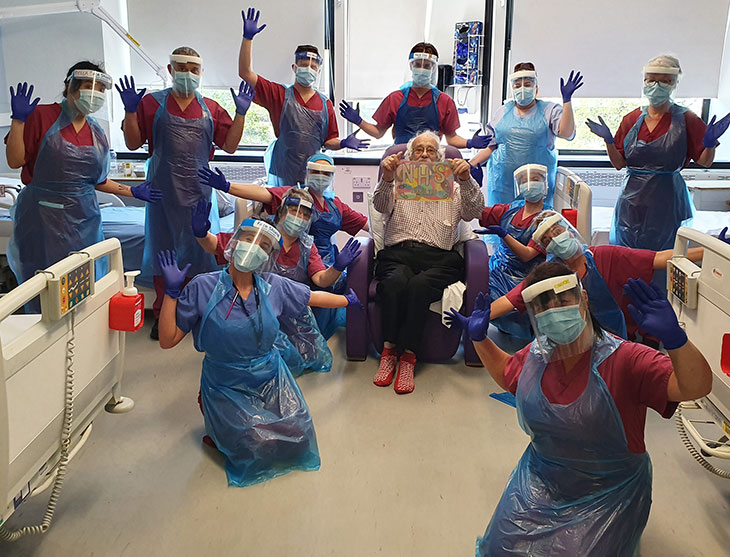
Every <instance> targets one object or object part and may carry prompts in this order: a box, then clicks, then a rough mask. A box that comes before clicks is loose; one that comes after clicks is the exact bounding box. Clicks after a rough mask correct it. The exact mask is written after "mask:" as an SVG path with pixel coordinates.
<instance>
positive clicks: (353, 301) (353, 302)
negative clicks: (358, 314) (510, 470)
mask: <svg viewBox="0 0 730 557" xmlns="http://www.w3.org/2000/svg"><path fill="white" fill-rule="evenodd" d="M345 298H347V307H350V306H354V307H357V308H360V309H364V308H363V307H362V303H360V298H358V297H357V294H355V291H354V290H353V289H352V288H350V290H349V291H348V292H347V294H345Z"/></svg>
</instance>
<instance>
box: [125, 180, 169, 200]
mask: <svg viewBox="0 0 730 557" xmlns="http://www.w3.org/2000/svg"><path fill="white" fill-rule="evenodd" d="M129 189H130V190H131V192H132V195H133V196H134V197H135V198H136V199H139V200H140V201H146V202H147V203H157V202H158V201H159V200H160V199H162V191H160V190H158V189H153V188H152V182H144V183H142V184H140V185H139V186H132V187H131V188H129Z"/></svg>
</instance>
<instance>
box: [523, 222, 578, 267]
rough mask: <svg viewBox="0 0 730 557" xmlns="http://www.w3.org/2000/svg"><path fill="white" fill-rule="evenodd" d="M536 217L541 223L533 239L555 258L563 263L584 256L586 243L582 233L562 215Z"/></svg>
mask: <svg viewBox="0 0 730 557" xmlns="http://www.w3.org/2000/svg"><path fill="white" fill-rule="evenodd" d="M541 215H542V213H541V214H540V215H538V216H537V217H536V219H535V220H536V221H537V222H540V224H539V225H538V227H537V229H536V230H535V232H534V233H533V235H532V239H533V240H534V241H535V242H536V243H537V244H539V245H540V246H542V248H543V249H544V250H545V251H546V252H547V253H548V254H550V255H552V256H553V257H556V258H557V259H560V260H561V261H563V262H566V263H567V262H568V261H570V260H571V259H573V258H575V257H578V256H580V255H581V254H583V251H584V250H585V249H586V242H585V240H583V237H582V236H581V235H580V233H579V232H578V231H577V230H576V229H575V228H574V227H573V225H572V224H570V223H569V222H568V221H567V220H565V218H563V217H562V216H561V215H559V214H557V213H555V212H554V211H550V216H548V217H547V218H541Z"/></svg>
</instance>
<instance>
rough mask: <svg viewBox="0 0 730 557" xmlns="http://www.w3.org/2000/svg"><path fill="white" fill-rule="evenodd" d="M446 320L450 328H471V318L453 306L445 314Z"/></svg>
mask: <svg viewBox="0 0 730 557" xmlns="http://www.w3.org/2000/svg"><path fill="white" fill-rule="evenodd" d="M444 321H446V324H447V325H448V326H449V327H450V328H452V329H453V328H457V329H461V330H462V331H466V330H468V329H469V318H468V317H466V316H465V315H461V314H460V313H459V312H458V311H456V309H454V308H451V309H450V310H449V311H447V312H446V313H445V314H444Z"/></svg>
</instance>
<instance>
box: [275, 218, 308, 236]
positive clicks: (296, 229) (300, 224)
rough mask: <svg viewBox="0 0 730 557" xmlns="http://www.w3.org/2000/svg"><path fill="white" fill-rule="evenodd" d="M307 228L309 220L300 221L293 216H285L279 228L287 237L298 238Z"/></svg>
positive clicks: (300, 219)
mask: <svg viewBox="0 0 730 557" xmlns="http://www.w3.org/2000/svg"><path fill="white" fill-rule="evenodd" d="M308 226H309V219H302V218H299V217H295V216H294V215H286V216H285V217H284V220H283V221H282V222H281V228H282V230H283V231H284V232H286V233H287V234H289V236H299V235H300V234H301V233H302V232H304V231H305V230H306V229H307V227H308Z"/></svg>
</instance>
